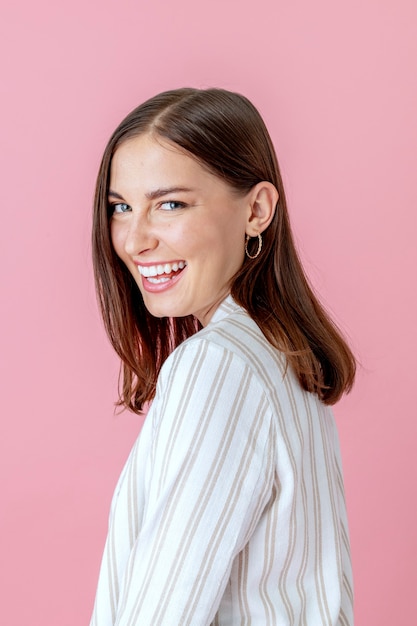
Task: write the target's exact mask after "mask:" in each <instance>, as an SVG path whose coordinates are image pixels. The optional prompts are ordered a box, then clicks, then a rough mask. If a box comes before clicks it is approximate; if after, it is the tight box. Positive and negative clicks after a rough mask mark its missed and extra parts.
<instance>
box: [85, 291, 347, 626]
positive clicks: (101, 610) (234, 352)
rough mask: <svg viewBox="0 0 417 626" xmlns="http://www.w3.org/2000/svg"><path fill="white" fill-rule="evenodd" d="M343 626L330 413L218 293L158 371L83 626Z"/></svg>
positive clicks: (342, 513) (343, 561) (343, 566)
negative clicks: (206, 318) (204, 321)
mask: <svg viewBox="0 0 417 626" xmlns="http://www.w3.org/2000/svg"><path fill="white" fill-rule="evenodd" d="M210 624H211V625H212V626H238V625H239V626H243V625H246V626H249V625H251V626H264V625H265V626H289V625H294V626H295V625H296V626H322V625H323V626H324V625H326V626H330V625H336V624H337V625H340V626H351V625H352V624H353V613H352V580H351V565H350V555H349V539H348V531H347V522H346V510H345V501H344V493H343V479H342V473H341V463H340V454H339V445H338V437H337V433H336V429H335V424H334V420H333V416H332V412H331V410H330V409H329V408H328V407H326V406H324V405H323V404H322V403H321V402H320V401H319V400H318V398H317V397H316V396H315V395H313V394H309V393H307V392H305V391H303V390H302V389H301V387H300V385H299V383H298V381H297V380H296V378H295V376H294V375H293V373H292V372H291V370H290V368H287V369H286V367H285V359H284V357H283V355H282V354H281V353H280V352H279V351H278V350H276V349H275V348H273V347H272V346H271V345H270V344H269V342H268V341H267V340H266V339H265V337H264V336H263V334H262V333H261V331H260V330H259V328H258V327H257V325H256V324H255V323H254V322H253V320H252V319H251V318H250V317H249V316H248V314H247V313H246V312H245V311H244V310H243V309H242V308H240V307H239V306H238V305H237V304H236V303H235V302H234V301H233V300H232V298H231V297H230V296H229V297H228V298H227V299H226V300H225V301H224V302H223V303H222V304H221V305H220V307H219V308H218V309H217V311H216V312H215V314H214V316H213V318H212V320H211V321H210V323H209V324H208V325H207V327H206V328H204V329H203V330H201V331H200V332H199V333H197V334H196V335H194V336H193V337H191V338H190V339H188V340H187V341H185V342H184V343H183V344H181V345H180V346H179V347H178V348H177V349H176V350H175V351H174V352H173V353H172V354H171V355H170V357H169V358H168V359H167V360H166V362H165V363H164V365H163V367H162V370H161V373H160V376H159V379H158V384H157V392H156V396H155V399H154V401H153V403H152V406H151V408H150V410H149V413H148V415H147V417H146V420H145V423H144V426H143V428H142V431H141V433H140V436H139V438H138V440H137V442H136V444H135V446H134V447H133V450H132V452H131V454H130V456H129V459H128V461H127V463H126V466H125V468H124V470H123V472H122V475H121V477H120V480H119V482H118V485H117V488H116V491H115V494H114V497H113V501H112V507H111V514H110V524H109V533H108V537H107V542H106V546H105V550H104V555H103V561H102V566H101V571H100V578H99V584H98V589H97V595H96V602H95V607H94V613H93V616H92V619H91V626H116V625H117V626H186V625H192V626H206V625H207V626H208V625H210Z"/></svg>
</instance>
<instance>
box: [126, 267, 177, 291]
mask: <svg viewBox="0 0 417 626" xmlns="http://www.w3.org/2000/svg"><path fill="white" fill-rule="evenodd" d="M186 266H187V262H186V261H175V262H174V263H163V264H162V263H158V264H156V265H138V271H139V274H140V275H141V276H142V283H143V285H144V287H145V288H148V290H150V291H153V289H152V288H151V285H154V286H155V287H157V286H162V285H166V286H168V285H167V284H168V283H175V282H176V280H174V279H175V278H177V277H179V275H180V273H181V272H182V270H183V269H184V267H186Z"/></svg>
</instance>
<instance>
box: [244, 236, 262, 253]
mask: <svg viewBox="0 0 417 626" xmlns="http://www.w3.org/2000/svg"><path fill="white" fill-rule="evenodd" d="M249 239H250V237H249V235H246V241H245V252H246V256H247V257H248V258H249V259H256V257H258V256H259V255H260V253H261V250H262V236H261V233H259V234H258V249H257V251H256V252H255V254H249V251H248V241H249Z"/></svg>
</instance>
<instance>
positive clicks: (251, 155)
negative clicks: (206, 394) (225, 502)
mask: <svg viewBox="0 0 417 626" xmlns="http://www.w3.org/2000/svg"><path fill="white" fill-rule="evenodd" d="M144 132H153V133H155V134H156V135H158V136H160V137H162V138H165V139H167V140H169V141H171V142H173V143H175V144H177V145H178V146H180V147H181V148H183V149H184V150H186V151H187V152H188V153H189V154H190V156H192V157H194V158H196V159H197V160H198V161H199V162H200V163H201V164H202V165H203V166H205V167H208V168H209V170H210V171H211V172H212V173H214V174H216V175H217V176H219V177H220V178H222V179H223V180H225V181H226V182H228V183H229V184H230V185H231V187H232V188H234V189H235V190H236V191H238V192H241V193H242V194H246V193H247V192H248V191H249V190H250V189H251V188H252V187H253V186H254V185H256V184H257V183H259V182H261V181H269V182H271V183H272V184H273V185H275V187H276V188H277V190H278V193H279V200H278V204H277V207H276V211H275V216H274V218H273V220H272V222H271V224H270V225H269V226H268V228H267V229H266V230H265V232H264V233H263V235H262V236H263V246H262V252H261V254H260V255H259V256H258V257H257V258H256V259H253V260H252V259H249V258H245V261H244V263H243V265H242V267H241V269H240V271H239V272H238V273H237V275H236V276H235V277H234V279H233V281H232V285H231V294H232V296H233V298H234V299H235V300H236V302H238V303H239V304H240V305H241V306H243V307H244V308H245V309H246V310H247V311H248V313H249V314H250V315H251V317H252V318H253V319H254V320H255V321H256V323H257V324H258V325H259V327H260V328H261V330H262V332H263V333H264V335H265V337H266V338H267V339H268V341H269V342H270V343H271V344H272V345H274V346H276V347H277V348H279V349H280V350H281V351H282V352H284V354H285V355H286V357H287V361H288V364H289V366H291V367H292V368H293V370H294V372H295V374H296V376H297V377H298V380H299V382H300V385H301V386H302V387H303V388H304V389H305V390H307V391H310V392H313V393H317V394H318V396H319V397H320V398H321V399H322V401H323V402H325V403H326V404H333V403H335V402H336V401H337V400H338V399H339V398H340V396H341V395H342V394H343V393H344V392H347V391H349V390H350V389H351V387H352V384H353V380H354V376H355V359H354V357H353V355H352V352H351V351H350V349H349V347H348V346H347V344H346V342H345V341H344V339H343V338H342V337H341V334H340V332H339V331H338V329H337V328H336V327H335V325H334V324H333V322H332V321H331V320H330V318H329V316H328V315H327V313H326V312H325V311H324V309H323V307H322V306H321V305H320V303H319V302H318V300H317V298H316V296H315V295H314V293H313V291H312V289H311V288H310V286H309V284H308V281H307V279H306V276H305V274H304V271H303V269H302V266H301V263H300V260H299V257H298V254H297V251H296V248H295V245H294V241H293V237H292V233H291V228H290V223H289V218H288V211H287V205H286V200H285V192H284V187H283V184H282V179H281V174H280V171H279V167H278V162H277V158H276V155H275V150H274V147H273V145H272V141H271V138H270V136H269V134H268V131H267V129H266V127H265V124H264V122H263V120H262V118H261V116H260V115H259V113H258V111H257V110H256V108H255V107H254V106H253V105H252V104H251V103H250V102H249V100H247V98H245V97H244V96H242V95H240V94H237V93H232V92H229V91H225V90H223V89H206V90H199V89H191V88H184V89H177V90H174V91H167V92H164V93H161V94H159V95H157V96H155V97H153V98H151V99H150V100H148V101H146V102H145V103H143V104H142V105H140V106H139V107H137V108H136V109H134V110H133V111H132V112H131V113H130V114H129V115H128V116H127V117H126V118H125V119H124V120H123V121H122V122H121V124H120V125H119V126H118V128H117V129H116V130H115V132H114V133H113V135H112V137H111V138H110V141H109V143H108V144H107V147H106V149H105V151H104V155H103V159H102V162H101V166H100V170H99V174H98V178H97V186H96V193H95V200H94V219H93V263H94V273H95V280H96V288H97V293H98V300H99V304H100V308H101V312H102V316H103V319H104V324H105V327H106V331H107V334H108V336H109V338H110V341H111V343H112V345H113V347H114V349H115V350H116V352H117V354H118V355H119V356H120V358H121V361H122V366H121V379H120V389H119V394H120V397H119V404H120V405H125V406H127V407H129V408H130V409H132V410H133V411H135V412H137V413H139V412H140V411H141V410H142V407H143V404H144V403H145V402H147V401H149V400H151V399H152V398H153V396H154V394H155V387H156V380H157V377H158V374H159V370H160V368H161V366H162V364H163V362H164V361H165V359H166V358H167V357H168V355H169V354H170V353H171V352H172V350H174V348H175V347H176V346H178V345H179V344H180V343H181V342H182V341H184V339H186V338H187V337H189V336H191V335H192V334H194V333H195V332H197V331H198V330H199V329H200V328H201V326H200V324H199V322H198V321H197V319H196V318H194V317H193V316H188V317H183V318H156V317H153V316H152V315H151V314H150V313H149V312H148V311H147V310H146V308H145V306H144V303H143V300H142V296H141V294H140V291H139V289H138V287H137V286H136V283H135V282H134V280H133V277H132V276H131V274H130V272H129V271H128V270H127V268H126V266H125V265H124V264H123V263H122V262H121V261H120V259H119V258H118V257H117V255H116V254H115V252H114V249H113V246H112V243H111V239H110V228H109V222H110V219H111V215H110V209H109V206H108V199H107V196H108V188H109V177H110V167H111V160H112V157H113V154H114V152H115V151H116V149H117V148H118V147H119V146H120V145H121V143H123V142H124V141H126V140H127V139H129V138H131V137H135V136H138V135H140V134H142V133H144Z"/></svg>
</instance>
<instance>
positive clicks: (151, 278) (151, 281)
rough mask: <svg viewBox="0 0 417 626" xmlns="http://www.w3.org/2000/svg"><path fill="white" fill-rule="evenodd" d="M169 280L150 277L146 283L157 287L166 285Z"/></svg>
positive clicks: (162, 277)
mask: <svg viewBox="0 0 417 626" xmlns="http://www.w3.org/2000/svg"><path fill="white" fill-rule="evenodd" d="M170 280H171V279H170V278H168V277H167V276H161V278H153V277H152V276H150V277H149V278H148V281H149V282H150V283H152V284H153V285H159V284H160V283H168V282H169V281H170Z"/></svg>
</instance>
